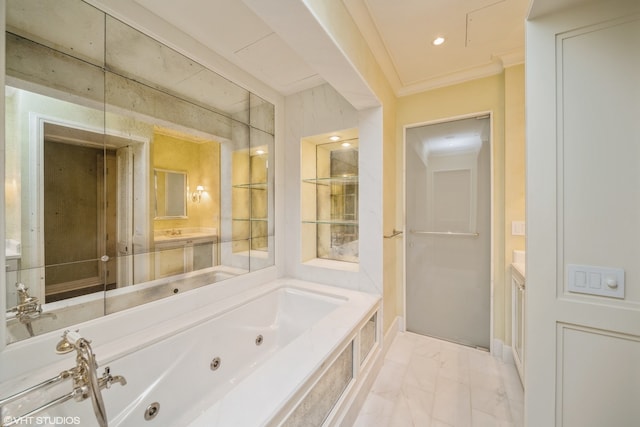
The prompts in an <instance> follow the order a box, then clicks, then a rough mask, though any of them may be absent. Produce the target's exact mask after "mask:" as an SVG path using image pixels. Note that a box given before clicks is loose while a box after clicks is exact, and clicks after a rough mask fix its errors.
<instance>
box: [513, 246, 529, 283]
mask: <svg viewBox="0 0 640 427" xmlns="http://www.w3.org/2000/svg"><path fill="white" fill-rule="evenodd" d="M511 269H512V270H513V271H514V272H515V273H517V274H518V275H520V276H521V277H520V279H521V280H523V281H524V280H525V278H526V277H527V275H526V268H525V253H524V251H513V262H512V263H511Z"/></svg>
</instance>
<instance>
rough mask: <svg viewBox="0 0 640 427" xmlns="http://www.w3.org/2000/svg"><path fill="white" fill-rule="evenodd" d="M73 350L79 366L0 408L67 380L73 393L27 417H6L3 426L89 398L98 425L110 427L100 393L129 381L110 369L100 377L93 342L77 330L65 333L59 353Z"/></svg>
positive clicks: (6, 400)
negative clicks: (113, 373)
mask: <svg viewBox="0 0 640 427" xmlns="http://www.w3.org/2000/svg"><path fill="white" fill-rule="evenodd" d="M73 350H75V351H76V352H77V354H76V366H74V367H73V368H71V369H68V370H66V371H62V372H61V373H60V374H58V375H57V376H55V377H53V378H50V379H48V380H46V381H43V382H41V383H40V384H37V385H35V386H33V387H29V388H27V389H25V390H22V391H20V392H18V393H16V394H14V395H12V396H9V397H7V398H4V399H0V407H2V406H5V405H7V404H9V403H11V402H14V401H17V400H19V399H21V398H23V397H24V396H26V395H27V394H29V393H31V392H34V391H36V390H39V389H42V388H44V387H48V386H50V385H52V384H55V383H58V382H60V381H64V380H66V379H68V378H71V379H72V381H73V385H72V390H71V392H70V393H68V394H65V395H63V396H60V397H58V398H56V399H53V400H51V401H50V402H48V403H46V404H44V405H42V406H40V407H38V408H36V409H34V410H32V411H30V412H28V413H26V414H24V415H21V416H18V417H13V418H12V417H8V418H7V417H4V418H3V421H4V422H3V423H1V424H0V427H9V426H13V425H16V424H20V423H21V422H22V420H25V419H27V420H28V419H29V418H30V417H32V416H34V415H35V414H37V413H39V412H41V411H44V410H45V409H48V408H50V407H52V406H55V405H58V404H60V403H63V402H66V401H67V400H70V399H75V400H76V401H78V402H81V401H83V400H85V399H87V398H89V397H90V398H91V403H92V404H93V412H94V414H95V415H96V419H97V421H98V424H99V425H100V427H107V426H108V422H107V411H106V409H105V405H104V400H103V399H102V392H101V390H102V389H104V388H110V387H111V385H112V384H113V383H118V384H120V385H126V384H127V380H126V379H125V378H124V377H123V376H121V375H115V376H114V375H111V370H110V369H109V367H108V366H107V367H105V369H104V372H103V374H102V376H100V377H99V376H98V372H97V369H98V363H97V362H96V359H95V355H94V354H93V350H92V349H91V342H90V341H89V340H86V339H85V338H83V337H82V336H81V335H80V334H79V333H78V332H77V331H76V332H73V331H65V332H64V335H63V336H62V340H61V341H60V342H59V343H58V344H57V345H56V353H58V354H66V353H69V352H71V351H73Z"/></svg>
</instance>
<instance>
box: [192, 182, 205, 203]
mask: <svg viewBox="0 0 640 427" xmlns="http://www.w3.org/2000/svg"><path fill="white" fill-rule="evenodd" d="M203 191H204V187H203V186H202V185H198V186H197V187H196V191H194V192H193V194H191V200H192V201H193V202H195V203H200V200H201V199H202V192H203Z"/></svg>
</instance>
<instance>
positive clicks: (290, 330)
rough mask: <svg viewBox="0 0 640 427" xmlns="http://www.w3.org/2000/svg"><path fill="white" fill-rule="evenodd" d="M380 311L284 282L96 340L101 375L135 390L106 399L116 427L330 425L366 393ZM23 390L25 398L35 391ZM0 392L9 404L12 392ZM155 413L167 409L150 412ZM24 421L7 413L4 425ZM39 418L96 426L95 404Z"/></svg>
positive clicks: (69, 360)
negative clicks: (356, 393)
mask: <svg viewBox="0 0 640 427" xmlns="http://www.w3.org/2000/svg"><path fill="white" fill-rule="evenodd" d="M379 309H380V298H379V297H378V296H374V295H370V294H364V293H360V292H354V291H349V290H344V289H340V288H335V287H328V286H323V285H317V284H312V283H309V282H302V281H297V280H290V279H283V280H278V281H275V282H271V283H269V284H267V285H262V286H259V287H257V288H255V289H250V290H248V291H245V292H241V293H240V294H238V295H234V296H231V297H228V298H224V299H223V300H222V301H217V302H215V303H213V304H211V305H209V306H205V307H202V308H199V309H197V310H195V311H193V312H191V313H185V314H183V315H181V316H178V317H175V318H173V319H170V320H166V321H163V322H161V323H160V324H158V325H156V326H155V327H153V328H148V329H146V330H142V331H139V332H136V333H134V334H131V335H129V336H125V337H122V338H119V339H116V340H112V341H111V342H109V343H105V344H100V341H99V337H88V338H90V339H92V340H93V344H92V345H93V350H94V353H95V354H96V357H97V359H98V363H99V365H100V368H99V374H101V373H102V371H103V368H104V367H105V366H109V367H110V369H111V373H112V374H114V375H122V376H124V377H125V378H126V380H127V384H126V386H120V385H117V384H116V385H113V386H112V387H111V388H110V389H105V390H103V391H102V396H103V398H104V402H105V406H106V410H107V414H108V419H109V425H110V426H112V427H116V426H117V427H125V426H136V427H138V426H145V425H149V426H154V425H155V426H169V425H171V426H192V427H197V426H207V427H211V426H233V427H236V426H262V425H265V426H271V425H301V420H305V419H309V420H310V419H315V420H316V421H314V423H315V424H317V423H318V422H322V420H326V422H327V423H328V424H331V423H332V421H331V420H332V419H333V420H336V419H337V417H339V414H340V413H341V412H344V409H341V407H340V405H341V404H342V405H343V406H344V405H345V404H348V395H349V391H350V390H351V389H355V388H357V387H356V383H357V381H358V380H359V379H360V377H361V374H360V373H361V372H362V367H364V366H366V363H367V360H368V359H367V357H366V356H367V354H369V355H370V356H369V357H372V356H371V354H374V353H375V352H376V351H378V352H379V342H378V339H377V338H376V337H379V325H378V323H379V322H377V315H376V313H377V312H378V311H379ZM372 321H373V323H372ZM372 325H373V326H372ZM371 327H373V328H374V329H373V330H374V335H373V337H374V338H373V341H372V340H371V336H372V335H371V333H370V331H371ZM365 329H368V330H369V333H368V334H367V336H368V337H369V338H366V339H365V338H364V337H365V334H364V332H363V331H364V330H365ZM80 333H82V330H81V331H80ZM365 342H366V343H367V344H365ZM365 347H366V348H365ZM74 357H75V356H74V355H73V354H69V355H66V356H65V358H66V363H65V364H64V366H62V364H60V366H57V367H56V368H53V369H50V371H51V373H52V375H51V376H53V375H55V374H56V373H57V372H59V370H60V369H59V368H60V367H62V369H66V368H69V367H71V366H73V360H74ZM67 365H70V366H67ZM56 369H57V370H56ZM41 376H42V373H41ZM336 378H338V379H337V380H336ZM336 381H337V383H340V384H342V386H341V388H342V390H337V393H334V395H335V397H334V398H332V399H333V401H332V402H327V397H326V396H327V393H326V391H325V389H326V388H327V384H329V385H330V387H329V388H331V387H332V388H334V389H335V388H336V387H335V384H336ZM20 383H21V384H24V385H22V388H25V386H28V385H31V384H34V383H36V381H33V382H32V383H31V384H25V381H24V379H23V380H22V381H20ZM16 386H17V384H16ZM70 388H71V384H70V382H65V383H62V384H60V385H57V386H56V387H55V389H53V390H49V391H47V392H46V393H42V394H41V395H39V396H36V397H35V398H32V399H31V401H30V402H28V404H29V405H30V406H31V407H35V406H37V405H40V404H42V403H45V402H46V401H47V399H51V398H54V397H57V395H60V394H64V393H65V392H68V391H70ZM19 389H20V388H19V387H18V388H17V389H15V390H14V392H15V391H18V390H19ZM0 391H2V393H0V394H1V395H2V396H4V395H6V394H7V393H6V387H2V388H0ZM56 393H58V394H56ZM8 394H10V393H8ZM314 396H315V397H314ZM318 396H320V397H318ZM313 399H316V400H318V399H320V400H319V402H316V403H314V402H313ZM328 403H331V405H328ZM152 405H157V406H156V408H158V409H156V410H155V411H154V410H153V409H150V410H148V408H150V407H151V406H152ZM309 407H312V409H311V411H315V412H309ZM318 408H320V409H322V411H324V412H323V413H317V412H318ZM323 408H324V409H323ZM25 409H26V406H24V405H23V406H22V407H21V408H19V410H20V411H22V413H24V412H25ZM17 411H18V408H11V407H9V408H3V414H2V416H3V418H5V417H11V416H15V415H17ZM14 412H15V413H14ZM152 413H153V414H154V416H152V417H151V419H150V420H146V419H145V415H146V416H147V417H149V416H150V415H151V414H152ZM39 416H40V417H42V419H41V420H40V423H39V425H47V424H46V421H47V420H58V421H59V420H70V422H71V421H72V420H80V421H81V422H80V425H83V426H85V425H97V422H96V421H95V416H94V415H93V410H92V406H91V403H90V401H89V400H86V401H83V402H75V401H69V402H67V403H64V404H62V405H59V406H57V407H54V408H51V409H49V410H48V411H47V412H46V413H42V414H39ZM56 417H57V418H56ZM43 420H44V421H43ZM318 420H319V421H318ZM51 425H55V424H54V423H52V424H51Z"/></svg>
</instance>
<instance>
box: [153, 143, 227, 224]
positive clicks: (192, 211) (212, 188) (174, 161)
mask: <svg viewBox="0 0 640 427" xmlns="http://www.w3.org/2000/svg"><path fill="white" fill-rule="evenodd" d="M153 167H154V168H160V169H169V170H175V171H180V172H187V185H188V187H189V188H188V191H189V192H190V193H192V192H193V191H195V188H196V186H198V185H202V186H204V189H205V193H204V194H203V195H202V199H201V201H200V203H195V202H193V201H192V200H191V198H190V197H187V218H185V219H162V220H154V229H155V230H166V229H172V228H184V227H198V228H219V216H220V145H219V144H218V143H216V142H213V141H210V142H205V143H195V142H191V141H187V140H185V139H180V138H177V137H174V136H170V135H165V134H162V133H155V134H154V137H153ZM151 172H152V173H153V171H151ZM150 182H151V183H153V180H151V181H150ZM150 191H151V194H153V188H151V190H150Z"/></svg>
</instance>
